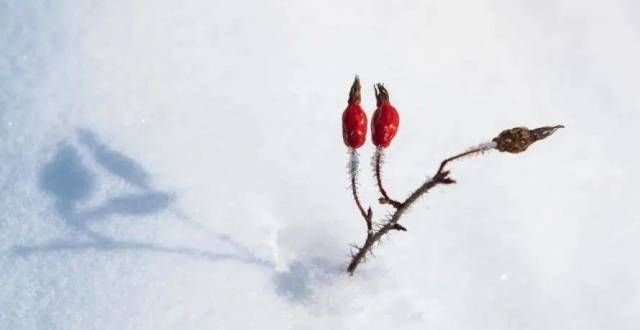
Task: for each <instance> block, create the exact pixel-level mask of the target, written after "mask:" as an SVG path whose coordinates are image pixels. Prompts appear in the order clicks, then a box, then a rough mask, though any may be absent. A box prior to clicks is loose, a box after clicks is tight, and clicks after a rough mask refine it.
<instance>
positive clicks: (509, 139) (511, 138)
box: [493, 125, 564, 153]
mask: <svg viewBox="0 0 640 330" xmlns="http://www.w3.org/2000/svg"><path fill="white" fill-rule="evenodd" d="M563 127H564V126H562V125H557V126H544V127H540V128H536V129H533V130H530V129H528V128H526V127H515V128H511V129H508V130H504V131H502V132H501V133H500V135H498V136H497V137H496V138H494V139H493V142H495V143H496V149H498V150H500V151H504V152H510V153H519V152H523V151H525V150H527V148H528V147H529V146H530V145H531V144H533V143H534V142H536V141H539V140H542V139H544V138H546V137H548V136H550V135H551V134H553V132H555V131H556V130H558V129H560V128H563Z"/></svg>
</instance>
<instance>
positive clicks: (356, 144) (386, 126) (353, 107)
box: [342, 76, 400, 149]
mask: <svg viewBox="0 0 640 330" xmlns="http://www.w3.org/2000/svg"><path fill="white" fill-rule="evenodd" d="M375 93H376V100H377V108H376V111H375V112H374V113H373V118H372V120H371V138H372V140H373V144H374V145H375V146H376V147H379V148H386V147H388V146H389V144H391V140H393V137H394V136H396V132H397V131H398V125H399V123H400V116H399V115H398V111H397V110H396V108H394V107H393V106H392V105H391V103H389V93H388V92H387V90H386V89H385V88H384V86H383V85H382V84H377V85H376V86H375ZM342 138H343V140H344V143H345V144H346V145H347V147H349V148H353V149H357V148H360V147H361V146H362V145H363V144H364V142H365V141H366V139H367V114H366V113H365V112H364V110H362V107H361V106H360V79H358V77H357V76H356V79H355V80H354V82H353V85H352V86H351V91H350V93H349V103H348V105H347V108H346V109H345V110H344V112H343V113H342Z"/></svg>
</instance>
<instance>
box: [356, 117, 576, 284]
mask: <svg viewBox="0 0 640 330" xmlns="http://www.w3.org/2000/svg"><path fill="white" fill-rule="evenodd" d="M563 127H564V126H562V125H557V126H545V127H540V128H537V129H533V130H529V129H527V128H525V127H516V128H512V129H508V130H505V131H503V132H501V133H500V135H499V136H498V137H496V138H494V139H493V140H492V141H491V142H489V143H484V144H481V145H479V146H477V147H475V148H472V149H470V150H468V151H465V152H462V153H460V154H457V155H455V156H452V157H449V158H446V159H445V160H443V161H442V162H441V163H440V166H439V167H438V170H437V171H436V173H435V175H434V176H433V177H431V178H430V179H428V180H427V181H425V182H424V183H423V184H422V185H420V187H418V189H416V190H415V191H414V192H413V193H412V194H411V195H409V197H408V198H407V199H406V200H405V201H404V202H401V203H400V202H396V203H398V204H393V203H391V204H392V205H393V206H394V207H395V208H396V210H395V212H394V213H393V215H392V216H391V218H390V219H389V220H388V221H386V222H385V223H384V224H382V226H381V227H379V229H377V230H376V231H372V230H371V224H370V223H371V220H370V219H369V221H367V228H368V230H367V238H366V240H365V242H364V244H363V245H362V246H360V247H358V248H357V252H355V253H354V254H353V255H352V257H351V262H350V263H349V265H348V267H347V272H348V273H349V274H350V275H353V273H354V272H355V271H356V269H357V268H358V265H360V264H361V263H362V262H363V261H365V259H366V257H367V255H368V254H371V253H372V250H373V247H374V245H375V244H376V243H377V242H378V241H380V239H381V238H382V237H383V236H384V235H386V234H388V233H389V232H390V231H392V230H401V231H406V229H405V228H404V227H403V226H402V225H400V224H399V223H398V222H399V221H400V218H401V217H402V215H403V214H404V213H405V211H406V210H407V209H408V208H410V207H411V206H412V205H413V203H415V202H416V200H418V199H419V198H420V197H421V196H422V195H424V194H426V193H427V192H429V190H431V189H432V188H434V187H436V186H438V185H441V184H444V185H448V184H452V183H455V182H456V181H455V180H453V179H451V178H450V177H449V171H448V170H445V167H446V166H447V165H448V164H449V163H450V162H452V161H454V160H457V159H460V158H463V157H465V156H470V155H474V154H482V153H484V152H486V151H489V150H491V149H497V150H499V151H502V152H510V153H520V152H523V151H525V150H526V149H527V148H528V147H529V146H530V145H531V144H532V143H534V142H536V141H539V140H542V139H544V138H546V137H548V136H550V135H551V134H553V133H554V132H555V131H556V130H558V129H560V128H563ZM377 164H379V162H378V161H376V165H377ZM378 173H379V170H378V169H376V175H377V174H378ZM379 187H380V191H381V193H382V194H383V197H382V198H386V199H387V200H389V201H390V202H391V199H389V198H388V196H386V192H384V189H382V186H381V185H380V184H379ZM382 198H381V201H382ZM362 211H363V209H362V208H361V212H362ZM363 215H364V213H363ZM368 215H369V216H370V215H371V209H369V213H368Z"/></svg>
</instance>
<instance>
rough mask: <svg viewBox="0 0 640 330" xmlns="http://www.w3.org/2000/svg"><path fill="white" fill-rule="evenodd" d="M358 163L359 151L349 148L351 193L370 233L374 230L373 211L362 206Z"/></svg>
mask: <svg viewBox="0 0 640 330" xmlns="http://www.w3.org/2000/svg"><path fill="white" fill-rule="evenodd" d="M358 164H359V160H358V152H357V151H356V149H354V148H350V149H349V176H350V178H351V193H352V194H353V200H354V201H355V202H356V205H357V206H358V210H359V211H360V214H361V215H362V218H364V221H365V223H366V224H367V232H368V233H369V232H371V231H372V224H371V218H372V213H371V208H369V209H368V211H365V210H364V206H362V203H361V202H360V197H359V196H358Z"/></svg>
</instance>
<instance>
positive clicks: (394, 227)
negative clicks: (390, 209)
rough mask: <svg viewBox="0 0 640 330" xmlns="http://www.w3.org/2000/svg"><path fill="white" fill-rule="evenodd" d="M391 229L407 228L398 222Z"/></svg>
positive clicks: (400, 229)
mask: <svg viewBox="0 0 640 330" xmlns="http://www.w3.org/2000/svg"><path fill="white" fill-rule="evenodd" d="M391 229H395V230H398V231H407V228H405V227H404V226H403V225H401V224H399V223H396V224H394V225H393V227H391Z"/></svg>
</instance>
